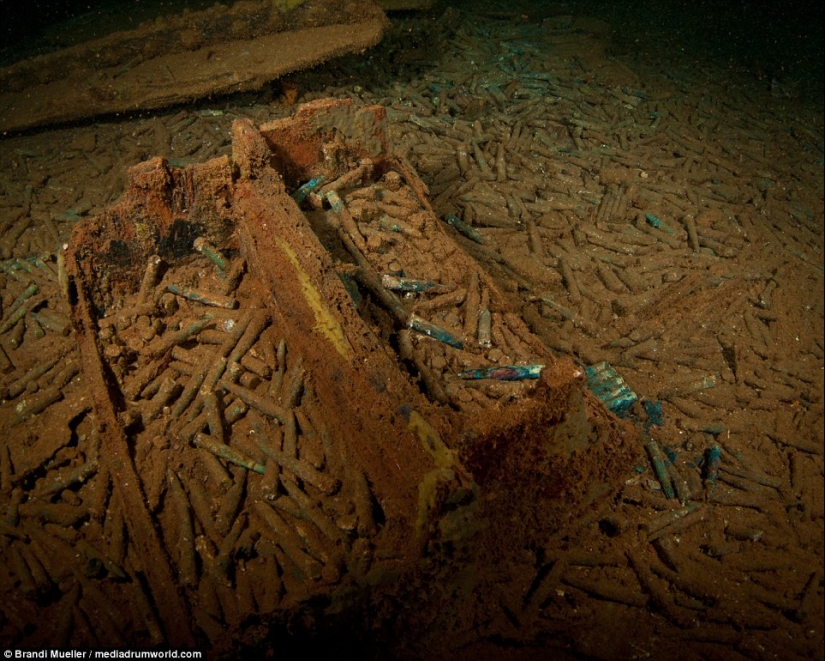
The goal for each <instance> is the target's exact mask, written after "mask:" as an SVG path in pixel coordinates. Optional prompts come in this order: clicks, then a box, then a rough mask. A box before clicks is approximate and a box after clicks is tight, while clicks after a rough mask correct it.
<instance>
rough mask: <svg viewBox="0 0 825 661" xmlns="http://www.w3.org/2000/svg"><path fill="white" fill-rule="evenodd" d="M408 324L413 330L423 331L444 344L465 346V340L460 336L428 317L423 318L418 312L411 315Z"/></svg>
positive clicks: (460, 347) (455, 346) (458, 347)
mask: <svg viewBox="0 0 825 661" xmlns="http://www.w3.org/2000/svg"><path fill="white" fill-rule="evenodd" d="M407 326H408V327H409V328H410V329H411V330H414V331H417V332H419V333H423V334H424V335H426V336H427V337H431V338H433V339H434V340H438V341H439V342H443V343H444V344H447V345H449V346H451V347H454V348H456V349H463V348H464V342H463V341H462V340H461V339H460V338H458V337H456V336H455V335H453V334H452V333H450V331H448V330H446V329H444V328H441V326H437V325H435V324H433V323H431V322H429V321H427V320H426V319H422V318H421V317H419V316H418V315H416V314H411V315H410V318H409V321H407Z"/></svg>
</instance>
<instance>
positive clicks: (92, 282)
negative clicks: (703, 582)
mask: <svg viewBox="0 0 825 661" xmlns="http://www.w3.org/2000/svg"><path fill="white" fill-rule="evenodd" d="M384 121H385V120H384V115H383V113H382V112H381V111H380V110H379V109H376V108H369V107H368V108H356V107H354V106H353V105H352V104H350V103H349V102H340V101H332V100H322V101H319V102H315V103H313V104H309V105H307V106H304V107H303V108H301V109H300V110H299V111H298V112H297V113H296V115H295V117H293V118H292V119H289V120H283V121H281V122H277V123H272V124H269V125H265V126H263V127H260V128H257V127H255V126H254V125H253V124H252V123H251V122H249V121H245V120H243V121H241V120H239V121H237V122H236V123H235V124H234V126H233V157H232V159H229V158H227V157H222V158H216V159H213V160H211V161H208V162H206V163H202V164H198V165H193V166H187V167H185V168H176V167H173V166H171V165H170V164H169V163H168V162H167V161H166V160H164V159H162V158H156V159H152V160H150V161H147V162H145V163H142V164H140V165H138V166H136V167H134V168H132V169H131V170H130V172H129V182H130V183H129V187H128V190H127V192H126V193H125V195H124V196H123V197H122V198H121V200H120V201H119V202H118V203H116V204H114V205H112V206H111V207H109V208H108V209H107V210H106V211H105V212H103V213H102V214H100V215H98V216H96V217H93V218H90V219H88V220H85V221H83V222H81V223H80V224H78V225H77V226H76V228H75V231H74V232H73V235H72V241H71V245H70V247H69V250H68V255H67V272H68V276H69V280H68V282H67V283H66V286H65V289H66V291H65V295H67V296H68V298H69V300H70V302H71V310H72V321H73V325H74V330H75V335H74V338H75V339H76V342H77V346H78V348H79V349H80V356H81V358H80V362H81V364H82V379H81V382H80V383H81V387H82V391H78V392H74V391H72V390H71V388H69V390H68V391H67V392H68V394H67V399H68V400H69V401H71V402H73V407H72V408H71V411H72V414H71V416H70V417H68V418H67V413H66V411H65V409H64V408H60V407H58V406H57V405H55V406H54V407H51V408H48V409H46V411H45V412H44V413H43V414H42V415H40V416H39V417H38V419H37V423H38V424H39V425H41V430H40V432H39V433H40V434H41V435H42V434H43V433H44V432H43V429H42V425H44V424H45V425H47V426H49V427H51V428H53V429H55V430H59V429H61V428H64V427H67V426H69V427H71V429H72V430H73V431H72V432H71V433H72V434H73V436H72V438H73V439H74V440H73V441H72V443H70V448H64V449H63V450H61V452H62V453H63V454H64V455H66V457H68V456H69V455H72V456H71V457H70V458H69V461H70V464H69V465H70V466H72V467H73V471H74V472H72V473H68V474H67V471H66V469H65V468H64V469H61V470H62V472H60V473H59V474H58V475H57V477H55V476H54V475H53V473H52V472H50V469H49V468H48V465H44V466H40V467H32V469H31V470H30V472H29V473H28V476H24V475H19V476H18V477H12V476H9V477H8V479H5V480H4V484H14V483H15V480H19V479H27V480H36V481H37V483H38V485H40V486H39V487H38V489H36V490H35V491H34V492H33V493H32V494H31V495H30V496H28V497H25V496H24V501H25V502H24V503H23V504H22V505H21V509H20V511H21V514H22V516H21V517H20V520H19V522H18V524H17V527H16V528H15V534H17V535H19V536H20V537H19V539H18V540H17V541H14V544H15V545H16V547H17V546H20V547H21V548H24V547H25V546H26V545H28V541H26V540H28V539H29V537H27V536H29V535H30V536H31V539H33V540H39V541H37V542H36V544H35V546H34V547H32V548H31V549H29V548H25V552H26V553H33V554H34V556H35V557H36V558H37V559H39V561H40V562H42V563H43V565H44V566H46V567H48V568H49V570H48V571H49V572H50V573H52V574H54V575H55V576H60V577H62V578H60V580H59V582H57V583H56V587H55V588H54V590H56V591H57V592H56V593H55V594H51V595H50V597H49V599H48V600H45V599H44V598H43V595H42V594H40V593H39V592H38V588H37V586H35V587H34V588H33V593H32V594H33V596H34V597H35V598H33V600H32V601H24V602H22V604H21V605H20V607H19V608H18V609H17V611H16V614H15V617H16V618H17V619H18V621H19V622H24V621H25V620H26V619H36V618H42V617H43V616H44V615H45V614H47V613H48V614H52V613H53V612H54V613H56V612H57V611H58V610H60V612H64V611H65V609H66V608H67V607H66V603H69V604H70V605H69V606H68V608H69V612H71V609H72V608H73V606H72V604H73V603H77V600H78V599H80V600H81V601H80V603H81V604H83V607H84V612H86V611H85V609H90V612H92V613H93V614H94V615H93V617H92V624H91V626H92V627H96V628H98V629H100V628H102V629H106V628H108V629H109V630H112V628H113V623H114V622H115V617H120V618H122V626H121V628H120V631H119V632H118V641H119V642H121V643H123V644H128V645H130V646H150V645H157V644H160V643H163V642H167V643H171V644H173V645H176V646H180V647H190V646H192V645H193V643H194V644H198V645H205V644H208V645H209V646H210V647H211V648H212V649H214V650H223V651H229V650H237V649H241V648H245V649H248V648H253V649H258V650H263V649H267V648H269V647H270V646H271V645H273V644H275V641H277V640H280V638H279V636H283V635H285V632H287V631H293V633H294V632H295V631H296V627H297V629H298V630H302V631H304V632H305V633H308V634H310V635H315V634H317V633H318V632H319V631H321V630H322V629H323V628H324V627H326V626H328V625H327V624H322V623H323V622H339V623H341V622H346V621H348V619H350V618H355V619H356V620H358V621H359V622H361V624H360V625H359V626H360V627H362V629H359V631H358V632H351V633H353V635H356V636H360V635H365V634H366V632H367V631H369V629H370V627H378V626H382V625H383V624H391V623H393V622H396V621H397V618H398V617H399V612H398V611H397V608H396V607H395V606H393V604H394V603H396V602H395V600H396V599H400V598H403V599H408V598H410V597H409V595H410V591H412V590H418V589H420V590H421V591H422V592H421V595H420V598H421V599H425V600H430V602H431V605H433V607H435V606H436V605H437V603H438V600H440V599H443V598H446V596H445V595H447V594H449V593H450V592H451V591H452V590H453V589H454V588H455V586H453V587H445V588H444V590H445V591H444V593H443V594H442V595H440V596H433V595H432V594H430V593H431V591H432V588H433V585H435V584H436V583H434V581H436V582H438V584H440V582H442V581H446V582H447V583H449V582H450V581H452V580H453V579H452V578H451V577H454V576H455V575H456V574H458V575H461V574H462V572H463V571H464V569H463V568H464V567H465V564H466V563H470V564H472V563H476V562H489V561H491V560H490V559H491V558H495V557H496V556H497V555H499V554H500V553H501V552H502V550H503V548H502V544H507V543H509V542H508V541H506V540H513V539H519V540H521V541H522V542H524V543H531V542H530V540H539V539H541V538H542V537H546V536H547V535H549V534H551V533H552V532H554V531H555V530H556V529H557V528H559V527H562V526H564V525H566V524H568V523H569V522H570V520H571V518H572V517H574V516H575V515H576V513H577V512H579V511H581V508H582V507H587V506H588V505H589V504H590V503H592V502H593V501H594V500H595V499H597V498H599V497H601V496H603V495H604V494H605V493H608V492H610V491H611V490H612V488H613V485H614V484H615V482H616V480H617V479H618V476H620V475H621V474H622V473H623V472H625V471H626V470H627V468H628V466H629V463H630V462H631V461H632V459H633V458H634V456H635V451H634V449H633V448H634V447H635V444H634V443H633V442H632V441H633V440H634V434H633V431H632V429H631V428H630V427H629V426H627V425H626V424H624V423H621V422H620V421H618V420H616V419H615V418H614V417H613V416H612V415H610V414H609V413H608V412H607V411H606V409H604V408H603V406H602V405H601V403H600V402H598V401H597V400H596V399H595V398H594V397H593V396H592V395H590V394H589V392H587V390H586V388H585V383H584V380H583V378H582V373H581V370H580V369H579V368H578V367H576V366H575V365H574V364H573V363H572V362H571V361H569V360H558V359H556V358H554V357H553V356H552V355H551V354H550V352H549V351H548V350H547V349H546V348H544V346H543V345H542V344H541V342H539V341H538V340H537V339H536V338H535V337H534V336H533V335H532V334H531V333H530V331H529V330H528V329H527V328H526V326H524V324H523V322H521V321H520V319H519V318H518V317H517V316H516V315H514V314H512V313H511V312H510V311H509V308H508V306H507V302H506V300H505V298H504V296H503V295H502V294H501V293H500V292H499V290H498V288H497V287H496V285H495V284H494V283H493V281H492V280H491V279H490V278H489V276H487V275H486V274H485V273H484V271H483V270H482V269H481V268H480V267H479V265H478V264H477V263H476V262H475V261H474V260H473V259H471V258H470V257H469V256H468V255H467V254H466V253H465V252H464V251H463V250H461V249H460V248H459V247H458V245H457V244H456V243H455V242H454V241H453V239H452V238H450V236H449V235H448V234H447V233H446V232H445V230H444V229H443V226H442V225H441V221H439V220H438V219H437V218H436V217H435V215H434V214H433V212H432V210H431V208H430V206H429V202H428V201H427V199H426V196H425V187H424V185H423V184H422V183H421V181H420V180H419V179H418V177H417V175H416V174H415V173H414V171H412V169H411V168H410V167H409V166H408V165H406V164H404V163H402V162H400V161H399V160H398V159H396V158H395V157H394V156H393V155H392V154H391V152H389V151H388V150H387V148H386V145H387V141H386V135H385V126H384ZM337 127H340V130H339V128H337ZM347 127H350V128H352V127H358V128H357V130H356V129H353V131H354V132H353V135H352V138H351V139H350V136H349V135H348V131H349V130H350V129H349V128H347ZM356 134H357V135H356ZM358 136H360V139H356V138H357V137H358ZM318 176H323V177H324V181H325V182H326V183H325V184H324V185H320V186H319V187H317V188H316V189H315V191H314V192H313V193H311V194H309V195H308V196H306V197H305V198H304V199H303V200H301V201H297V200H300V196H298V195H296V191H297V190H298V189H299V186H300V185H301V184H302V183H304V182H305V181H306V179H307V178H308V177H318ZM330 191H335V192H336V193H337V195H338V201H340V202H342V204H343V205H344V206H343V210H342V208H340V207H337V206H336V204H335V201H336V197H335V195H330ZM342 214H346V217H343V216H342ZM390 214H395V215H394V216H391V215H390ZM390 218H394V220H392V221H391V220H388V219H390ZM389 273H395V274H396V276H398V274H399V273H401V274H402V276H403V277H407V278H413V277H414V278H417V279H420V280H425V281H431V282H436V281H437V283H438V287H437V288H435V289H434V290H433V291H432V292H430V293H426V292H418V293H393V291H391V287H389V285H388V289H386V290H382V287H381V285H380V283H381V282H384V283H387V282H389V281H388V280H385V279H383V276H386V275H388V274H389ZM480 310H484V311H487V312H489V313H490V315H489V316H490V318H491V319H492V323H491V341H489V342H486V341H479V337H480V335H479V334H480V333H481V334H483V333H482V331H481V330H480V326H479V324H478V323H477V321H476V317H480V316H482V315H480ZM413 318H416V319H419V320H424V321H425V322H427V323H428V324H430V325H432V326H434V327H437V328H438V329H439V331H441V332H443V333H447V334H448V335H447V337H451V338H453V340H455V341H454V343H453V344H450V343H449V342H444V341H443V337H444V336H443V335H440V334H439V333H436V334H435V335H432V334H430V333H427V332H422V331H421V330H420V328H419V327H416V326H414V324H412V323H411V322H410V320H412V319H413ZM425 328H429V326H425ZM495 363H500V364H508V363H512V364H521V365H525V364H538V363H541V364H543V365H544V366H545V367H544V369H543V370H542V373H541V377H540V378H539V379H537V380H536V379H532V380H526V381H511V382H501V381H494V380H490V379H482V380H480V381H468V380H466V379H465V378H463V377H461V376H460V375H461V373H462V371H463V370H472V369H476V368H479V367H482V366H484V365H490V364H495ZM75 373H76V372H75ZM12 452H13V454H12V456H11V462H12V465H14V466H15V467H19V466H22V465H23V463H22V461H20V459H21V457H20V456H19V455H17V454H14V453H16V452H17V450H16V449H13V450H12ZM72 453H74V454H72ZM64 461H65V457H64ZM78 475H79V476H80V477H78ZM61 480H62V481H61ZM44 484H45V485H46V486H43V485H44ZM55 485H56V486H55ZM61 498H62V499H64V500H65V499H68V500H67V502H66V503H62V502H60V500H61ZM78 501H79V502H78ZM67 508H68V509H67ZM44 525H45V527H44ZM16 531H20V532H19V533H18V532H16ZM21 540H22V541H21ZM72 549H76V550H79V552H80V553H81V555H82V556H85V557H86V558H87V560H86V564H85V565H83V566H82V567H80V568H78V567H77V565H76V560H75V559H76V557H77V553H73V552H72ZM89 549H92V550H89ZM23 552H24V551H21V553H23ZM485 575H486V574H485ZM462 580H463V579H462ZM479 580H480V579H479ZM447 583H445V586H446V585H447ZM38 594H40V598H37V595H38ZM403 595H407V596H403ZM427 595H429V596H427ZM67 599H69V601H68V602H67ZM365 599H366V600H367V601H364V600H365ZM72 600H73V601H72ZM432 600H434V601H432ZM114 603H117V604H120V605H119V606H113V605H112V604H114ZM366 603H369V604H371V605H370V606H368V607H367V606H366V605H365V604H366ZM299 614H304V615H301V616H300V617H302V618H304V617H305V616H306V615H307V614H309V618H310V619H308V620H307V619H302V620H301V624H300V625H296V624H295V622H296V618H298V617H299ZM314 618H318V619H314ZM312 622H315V623H316V624H314V625H313V624H312ZM419 624H420V623H418V622H417V621H416V622H411V626H412V629H411V630H414V629H415V628H416V627H417V626H419ZM86 634H87V630H86V629H84V628H83V627H78V626H72V625H71V624H70V625H69V627H68V628H67V629H65V630H61V635H63V640H65V641H68V642H71V641H80V640H83V637H84V636H85V635H86ZM113 635H114V634H113Z"/></svg>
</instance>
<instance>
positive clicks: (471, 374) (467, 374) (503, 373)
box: [458, 365, 544, 381]
mask: <svg viewBox="0 0 825 661" xmlns="http://www.w3.org/2000/svg"><path fill="white" fill-rule="evenodd" d="M543 368H544V365H501V366H499V367H482V368H479V369H474V370H464V371H463V372H459V373H458V377H459V378H460V379H496V380H497V381H524V380H525V379H538V378H539V376H540V375H541V370H542V369H543Z"/></svg>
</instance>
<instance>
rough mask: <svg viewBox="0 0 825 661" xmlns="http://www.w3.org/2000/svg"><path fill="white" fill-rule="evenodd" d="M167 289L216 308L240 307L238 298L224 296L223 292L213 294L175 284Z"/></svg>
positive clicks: (232, 308)
mask: <svg viewBox="0 0 825 661" xmlns="http://www.w3.org/2000/svg"><path fill="white" fill-rule="evenodd" d="M166 291H168V292H172V293H173V294H175V295H176V296H182V297H183V298H186V299H188V300H190V301H194V302H195V303H202V304H203V305H210V306H212V307H215V308H224V309H226V310H234V309H235V308H237V307H238V301H237V300H235V299H234V298H232V297H231V296H224V295H223V294H213V293H212V292H208V291H201V290H200V289H192V288H190V287H184V286H182V285H173V284H169V285H166Z"/></svg>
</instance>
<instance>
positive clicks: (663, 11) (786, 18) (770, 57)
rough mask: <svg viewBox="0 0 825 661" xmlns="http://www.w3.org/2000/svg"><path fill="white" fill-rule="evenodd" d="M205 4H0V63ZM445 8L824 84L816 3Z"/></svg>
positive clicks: (812, 91) (116, 0) (687, 0)
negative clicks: (556, 19) (604, 25)
mask: <svg viewBox="0 0 825 661" xmlns="http://www.w3.org/2000/svg"><path fill="white" fill-rule="evenodd" d="M213 4H215V2H214V0H84V1H83V2H80V1H78V0H34V1H27V0H0V17H2V20H0V39H1V40H2V41H1V42H0V65H3V64H9V63H10V62H13V61H15V60H18V59H22V58H25V57H30V56H31V55H33V54H36V53H39V52H45V51H48V50H55V49H59V48H63V47H66V46H68V45H71V44H72V43H76V42H78V41H83V40H86V39H92V38H97V37H100V36H102V35H104V34H108V33H109V32H112V31H114V30H118V29H121V30H122V29H129V28H133V27H136V26H137V25H139V24H140V23H141V22H143V21H145V20H148V19H152V18H155V17H157V16H159V15H162V14H169V13H177V12H180V11H182V10H183V9H184V8H187V7H188V8H189V9H192V10H199V9H204V8H206V7H208V6H211V5H213ZM228 4H231V2H230V3H228ZM449 4H452V5H454V6H457V7H459V8H460V9H462V10H463V11H466V12H468V13H472V12H473V11H476V10H484V11H490V10H495V9H498V10H500V11H508V10H511V9H512V8H514V7H519V8H520V9H521V10H522V11H523V12H525V13H527V14H529V15H534V16H536V17H537V18H538V17H540V16H542V15H547V14H550V13H555V14H558V13H568V12H569V13H575V14H586V15H589V16H593V17H596V18H601V19H603V20H605V21H607V22H608V23H610V25H611V26H612V28H613V30H614V34H613V41H614V45H615V47H616V48H617V49H618V51H620V52H622V51H623V52H626V51H627V50H632V49H640V50H642V49H643V50H644V51H645V52H647V53H652V54H653V56H654V57H655V55H656V54H657V53H658V54H659V55H661V57H662V59H663V61H668V60H671V59H672V58H673V57H677V56H679V55H684V57H686V58H695V57H702V58H704V59H713V60H716V61H717V62H724V63H725V64H726V65H728V66H731V67H735V68H738V69H741V70H745V71H748V72H751V73H752V74H753V75H754V76H755V77H760V78H765V79H766V80H768V81H770V80H773V79H776V80H779V81H781V82H783V83H785V82H790V83H793V84H794V85H795V86H796V88H797V89H798V91H799V95H800V96H802V97H805V98H807V99H808V100H812V101H815V102H816V101H820V102H821V101H822V97H823V90H825V83H824V82H823V79H824V78H825V76H823V69H824V66H823V62H824V61H825V46H824V45H823V20H824V19H825V12H823V5H824V4H825V3H823V2H822V1H821V0H784V1H781V2H776V1H774V2H767V1H765V0H755V1H748V0H727V1H720V0H638V1H634V2H630V1H625V2H620V1H615V0H614V1H609V0H571V1H570V2H532V3H530V2H524V1H523V0H522V1H521V2H498V3H496V2H484V1H481V2H479V1H478V0H474V1H470V0H455V1H454V2H452V3H449V2H445V1H443V0H441V1H440V2H438V3H437V5H436V7H435V8H434V9H433V12H432V13H433V16H435V17H437V16H439V15H440V12H441V11H443V9H444V8H445V7H446V6H448V5H449Z"/></svg>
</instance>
